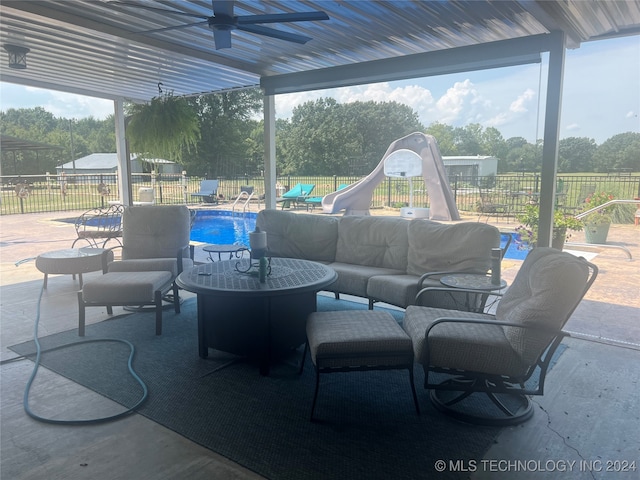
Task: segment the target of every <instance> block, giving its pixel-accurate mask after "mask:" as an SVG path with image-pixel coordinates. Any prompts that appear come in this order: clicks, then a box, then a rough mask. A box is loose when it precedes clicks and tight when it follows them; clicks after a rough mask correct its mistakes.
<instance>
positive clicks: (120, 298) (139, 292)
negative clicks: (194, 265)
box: [82, 271, 173, 305]
mask: <svg viewBox="0 0 640 480" xmlns="http://www.w3.org/2000/svg"><path fill="white" fill-rule="evenodd" d="M172 278H173V277H172V275H171V272H159V271H153V272H112V273H105V274H104V275H102V276H99V277H96V278H92V279H91V280H90V281H88V282H86V283H85V284H84V287H83V288H82V299H83V300H84V302H85V303H95V304H103V305H106V304H111V305H126V304H135V303H138V302H139V303H140V304H144V303H153V302H154V300H155V298H154V296H155V295H154V294H155V292H156V291H158V290H159V291H162V292H165V291H167V290H168V289H169V288H170V285H171V280H172Z"/></svg>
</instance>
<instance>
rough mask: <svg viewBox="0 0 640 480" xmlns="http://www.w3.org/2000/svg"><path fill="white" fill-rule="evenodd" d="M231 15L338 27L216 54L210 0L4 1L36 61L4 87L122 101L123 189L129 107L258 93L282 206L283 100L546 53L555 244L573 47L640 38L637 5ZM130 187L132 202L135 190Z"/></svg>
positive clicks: (239, 39) (269, 6)
mask: <svg viewBox="0 0 640 480" xmlns="http://www.w3.org/2000/svg"><path fill="white" fill-rule="evenodd" d="M213 7H216V9H218V12H220V11H221V9H222V11H226V12H229V11H230V8H231V7H230V5H229V3H228V2H217V1H214V2H213ZM232 8H233V15H236V16H244V15H256V14H260V15H263V14H280V13H292V12H306V11H323V12H325V13H326V14H327V16H328V17H329V19H328V20H322V21H303V22H294V23H277V24H268V25H267V24H265V25H264V26H268V27H269V28H273V29H275V30H279V31H282V32H285V33H288V34H297V35H302V36H306V37H310V38H311V40H310V41H308V42H307V43H305V44H299V43H294V42H289V41H285V40H282V39H278V38H272V37H268V36H264V35H259V34H256V33H250V32H246V31H241V30H233V31H232V32H231V48H221V49H216V48H215V47H216V46H215V43H214V34H213V33H212V31H211V28H210V27H209V26H208V24H212V23H213V20H211V18H213V8H212V2H210V1H209V0H193V1H182V0H162V1H151V0H136V1H112V0H98V1H92V2H86V1H79V0H78V1H73V0H72V1H46V0H43V1H27V2H25V1H11V0H6V1H3V2H2V5H1V6H0V42H1V43H2V45H3V46H7V45H14V46H17V47H26V48H28V49H30V51H29V53H28V54H27V56H26V61H27V68H25V69H9V68H4V62H5V61H6V60H5V59H3V60H2V61H3V68H2V69H1V71H0V81H3V82H10V83H18V84H22V85H31V86H36V87H40V88H46V89H52V90H59V91H65V92H71V93H77V94H82V95H88V96H92V97H100V98H108V99H112V100H113V101H114V111H115V118H116V137H117V150H118V157H119V161H120V163H119V166H120V169H121V173H122V175H120V178H121V179H122V181H123V182H125V183H126V179H127V178H128V164H127V162H126V161H125V159H126V154H125V151H126V149H125V142H124V125H125V124H124V114H123V102H124V101H125V100H132V101H138V102H141V101H148V100H149V99H151V98H152V97H153V96H155V95H157V92H158V84H159V83H162V85H163V87H164V88H165V89H167V90H171V91H173V92H174V95H195V94H201V93H215V92H224V91H229V90H234V89H242V88H251V87H256V86H260V87H261V88H262V90H263V92H264V118H265V183H266V185H265V191H266V205H267V207H269V208H274V207H275V198H276V194H275V158H276V152H275V101H276V96H277V95H278V94H282V93H290V92H297V91H308V90H317V89H324V88H333V87H344V86H349V85H357V84H366V83H373V82H382V81H393V80H401V79H408V78H419V77H428V76H434V75H442V74H447V73H454V72H463V71H471V70H479V69H489V68H497V67H504V66H510V65H519V64H525V63H533V62H540V61H541V56H542V54H548V74H547V79H546V82H547V88H546V91H547V97H546V100H545V102H546V103H545V109H544V111H545V118H544V135H543V140H544V148H543V166H542V175H541V189H542V192H541V194H542V195H541V206H540V208H541V219H540V220H541V221H540V233H539V239H540V240H539V242H540V244H541V245H548V244H549V243H550V239H551V224H552V213H553V198H554V194H555V191H554V189H555V175H556V166H557V151H558V137H559V123H560V122H559V120H560V105H561V99H562V79H563V69H564V55H565V50H566V49H567V48H578V47H579V46H580V44H581V43H583V42H587V41H593V40H600V39H606V38H613V37H617V36H624V35H637V34H639V33H640V1H638V0H624V1H615V0H605V1H598V0H593V1H581V0H565V1H561V2H560V1H530V0H521V1H499V2H495V1H484V0H477V1H472V2H468V1H466V2H462V1H448V2H440V1H438V2H436V1H384V2H383V1H367V2H365V1H324V0H321V1H309V0H304V1H295V2H293V1H237V2H233V7H232ZM165 10H169V11H173V12H174V13H171V12H167V11H165ZM176 12H177V13H176ZM207 17H211V18H209V19H208V18H207ZM199 20H204V22H201V23H200V24H198V25H192V26H189V27H186V28H176V27H178V26H180V27H181V26H183V25H184V24H187V23H193V22H197V21H199ZM630 61H634V59H630ZM635 61H637V59H635ZM120 191H121V192H123V193H122V195H123V198H122V200H123V202H124V203H125V204H129V203H130V202H131V194H130V191H131V190H130V185H126V184H123V185H120Z"/></svg>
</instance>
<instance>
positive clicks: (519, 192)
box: [0, 174, 640, 215]
mask: <svg viewBox="0 0 640 480" xmlns="http://www.w3.org/2000/svg"><path fill="white" fill-rule="evenodd" d="M360 178H362V177H360V176H313V177H308V176H305V177H303V176H293V175H291V176H281V177H278V179H277V183H276V191H277V194H278V195H281V194H282V193H284V192H286V191H288V190H289V189H290V188H293V187H294V186H295V185H296V184H298V183H305V184H314V185H315V188H314V190H313V192H311V195H312V196H324V195H326V194H328V193H331V192H334V191H336V190H337V189H338V186H339V185H341V184H350V183H353V182H356V181H357V180H359V179H360ZM0 180H1V182H2V190H1V192H0V193H1V199H0V201H1V203H0V213H1V214H2V215H7V214H16V213H35V212H55V211H68V210H84V209H91V208H96V207H105V206H108V205H109V203H114V202H117V201H118V198H119V193H118V186H117V178H116V176H115V174H92V175H88V174H76V175H72V174H66V175H65V174H63V175H23V176H19V177H17V176H11V177H0ZM202 180H203V179H202V178H198V177H189V176H187V175H181V174H162V175H155V174H132V194H133V200H134V201H140V200H142V201H146V200H147V198H146V197H145V196H147V195H149V194H152V195H153V200H154V201H155V203H157V204H189V205H191V204H197V203H199V202H200V201H201V199H200V198H198V197H192V196H191V193H195V192H197V191H199V188H200V182H201V181H202ZM219 180H220V184H219V189H218V194H219V195H221V201H225V200H229V199H232V198H235V197H236V196H237V195H238V194H239V193H240V188H241V186H244V185H248V186H253V187H254V189H255V191H256V192H257V193H258V194H262V193H264V178H263V177H260V176H257V177H256V176H238V177H228V178H224V177H221V178H219ZM449 183H450V185H451V189H452V191H453V194H454V196H455V200H456V204H457V206H458V209H459V210H460V211H462V212H482V211H483V210H486V209H491V208H492V206H496V205H499V206H501V207H503V208H504V210H502V212H503V213H504V214H505V215H517V213H519V212H520V211H522V209H523V208H524V206H526V205H527V204H530V203H536V202H537V200H538V198H539V194H540V176H539V175H537V174H517V175H499V176H495V177H494V176H489V177H477V176H474V177H464V176H458V175H457V176H452V177H451V178H450V179H449ZM556 190H557V198H556V204H557V205H558V207H561V208H564V209H567V210H568V211H575V212H577V211H579V210H580V208H581V205H582V203H583V202H584V200H585V198H586V197H587V196H588V195H589V193H592V192H595V191H597V192H601V191H603V192H607V193H610V194H612V195H613V196H614V197H615V198H621V199H634V198H638V197H640V174H632V175H606V174H603V175H560V176H558V179H557V185H556ZM410 203H411V206H414V207H428V206H429V194H428V192H427V190H426V188H425V185H424V181H423V179H422V178H420V177H417V178H413V179H405V178H391V177H387V178H386V179H385V180H384V181H383V182H381V183H380V184H379V185H378V186H377V187H376V189H375V191H374V193H373V198H372V207H373V208H381V207H396V208H399V207H403V206H409V204H410ZM487 204H489V205H487ZM485 213H491V212H485ZM494 213H496V212H494Z"/></svg>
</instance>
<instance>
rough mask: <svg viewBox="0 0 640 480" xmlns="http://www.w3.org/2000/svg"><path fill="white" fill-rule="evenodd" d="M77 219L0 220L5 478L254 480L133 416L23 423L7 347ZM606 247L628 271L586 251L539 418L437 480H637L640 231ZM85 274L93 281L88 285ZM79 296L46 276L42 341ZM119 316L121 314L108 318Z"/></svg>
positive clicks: (46, 396)
mask: <svg viewBox="0 0 640 480" xmlns="http://www.w3.org/2000/svg"><path fill="white" fill-rule="evenodd" d="M78 213H80V212H56V213H44V214H29V215H10V216H3V217H0V246H1V247H2V248H1V249H0V260H1V265H0V302H1V305H0V307H1V309H0V319H1V323H0V328H1V330H0V334H1V337H0V348H1V351H0V358H1V359H2V360H3V362H5V363H3V364H2V367H1V373H2V376H1V377H2V378H1V382H2V384H1V392H0V393H1V402H2V409H1V417H0V420H1V425H0V426H1V432H2V433H1V435H2V444H1V451H0V458H1V463H0V477H1V478H3V479H4V478H15V479H52V478H73V479H76V478H78V479H80V478H112V479H114V478H122V479H129V478H135V479H159V478H162V479H183V478H190V479H205V478H206V479H211V478H224V479H229V478H230V479H233V478H238V479H255V478H261V477H260V476H258V475H256V474H255V473H253V472H251V471H248V470H246V469H244V468H243V467H241V466H239V465H237V464H235V463H233V462H231V461H229V460H228V459H226V458H224V457H221V456H220V455H217V454H215V453H213V452H211V451H209V450H207V449H205V448H203V447H201V446H199V445H196V444H194V443H192V442H190V441H189V440H187V439H185V438H184V437H182V436H180V435H178V434H176V433H174V432H172V431H170V430H168V429H165V428H163V427H161V426H160V425H158V424H156V423H154V422H152V421H150V420H148V419H146V418H144V417H142V416H140V415H132V416H130V417H127V418H126V419H123V420H120V421H118V422H114V423H110V424H104V425H95V426H90V427H66V426H65V427H60V426H52V425H46V424H42V423H38V422H36V421H34V420H32V419H30V418H29V417H28V416H27V415H26V414H25V413H24V410H23V406H22V395H23V391H24V386H25V384H26V381H27V379H28V377H29V375H30V373H31V370H32V367H33V364H32V362H30V361H27V360H18V361H15V362H6V360H8V359H11V358H12V357H14V356H15V354H14V353H13V352H12V351H10V350H8V348H7V347H8V346H10V345H14V344H16V343H20V342H22V341H26V340H30V339H32V337H33V327H34V321H35V316H36V301H37V298H38V295H39V293H40V287H41V285H42V278H43V276H42V274H41V273H40V272H39V271H38V270H37V269H36V268H35V264H34V262H33V261H25V260H27V259H30V258H33V257H35V256H37V255H38V254H40V253H43V252H46V251H51V250H57V249H63V248H69V247H70V246H71V243H72V241H73V239H74V238H75V230H74V227H73V225H72V224H66V223H61V222H56V221H54V219H55V218H61V217H73V216H76V215H77V214H78ZM372 213H373V214H396V215H397V213H395V212H388V211H374V212H372ZM467 220H470V221H476V220H477V217H469V218H467ZM490 223H494V222H493V221H492V222H490ZM496 225H497V226H499V227H500V228H505V229H509V228H511V229H512V228H513V227H514V226H516V225H515V224H514V223H513V222H512V223H510V224H509V223H506V224H502V223H501V224H496ZM609 240H610V242H611V243H616V244H620V245H624V246H626V247H627V248H628V249H629V250H630V251H631V253H632V255H633V260H631V261H629V260H628V259H627V257H626V256H625V255H624V253H623V252H621V251H618V250H610V249H600V250H598V249H589V251H590V252H592V253H597V255H596V256H595V258H593V260H592V261H593V262H594V263H595V264H596V265H598V267H599V269H600V273H599V276H598V278H597V280H596V282H595V284H594V285H593V287H592V288H591V290H590V291H589V293H588V294H587V296H586V298H585V300H584V301H583V302H582V304H581V305H580V306H579V307H578V309H577V310H576V312H575V313H574V315H573V316H572V318H571V319H570V321H569V323H568V324H567V327H566V330H568V331H569V332H571V336H572V338H569V339H567V340H565V344H566V345H567V346H568V348H567V349H566V350H565V352H564V353H563V355H562V357H561V358H560V360H559V361H558V363H557V365H556V366H555V367H554V368H553V369H552V371H551V373H550V375H549V377H548V379H547V389H546V393H545V395H544V396H542V397H535V398H534V400H535V402H536V404H537V407H538V408H537V409H536V413H535V415H534V417H533V418H532V419H531V420H530V421H529V422H527V423H525V424H524V425H520V426H517V427H511V428H505V429H504V430H503V431H502V432H501V433H500V435H499V436H498V438H497V439H496V443H495V444H494V445H493V446H492V447H491V448H490V449H489V451H488V452H487V453H486V455H485V457H484V459H483V460H484V461H483V462H478V463H477V464H476V465H461V464H457V465H458V467H459V468H460V467H462V468H465V469H466V471H465V472H459V473H458V474H456V475H454V474H453V473H452V472H451V468H450V467H452V466H454V465H456V463H455V461H456V460H458V459H448V458H444V459H443V460H445V461H446V462H447V463H446V468H445V471H444V472H443V474H442V478H480V479H484V478H509V479H512V478H522V479H529V478H536V479H537V478H541V479H546V478H571V479H573V478H576V479H583V478H584V479H594V478H597V479H600V478H624V479H626V478H633V479H635V478H638V475H640V474H639V473H638V470H636V471H635V472H632V471H629V472H618V471H617V470H619V469H620V468H622V467H623V466H624V462H634V461H635V465H636V467H637V468H640V441H639V440H638V438H639V437H638V432H640V393H639V392H640V381H639V380H640V367H639V365H640V297H639V285H640V268H639V267H638V261H639V260H638V259H640V227H634V226H633V225H613V226H612V228H611V231H610V234H609ZM571 241H573V242H582V241H584V236H583V234H582V233H580V232H579V233H575V234H574V235H573V237H572V238H571ZM585 252H586V250H585ZM519 265H520V262H519V261H516V260H505V261H504V262H503V275H504V277H505V279H506V280H507V281H511V280H512V279H513V277H514V276H515V274H516V273H517V270H518V268H519ZM92 275H99V273H97V272H96V273H89V274H86V276H85V278H90V277H91V276H92ZM77 289H78V283H77V280H73V279H72V278H71V276H68V275H67V276H51V278H50V280H49V286H48V289H47V290H46V291H45V293H44V295H43V298H42V306H41V319H40V328H39V334H40V336H45V335H50V334H52V333H56V332H60V331H65V330H69V329H73V328H76V327H77V306H76V305H77V303H76V302H77V301H76V292H77ZM185 295H189V294H188V293H185ZM114 313H115V314H116V315H117V314H119V313H123V311H122V309H120V308H114ZM107 318H108V316H107V315H106V309H102V308H93V309H88V310H87V323H92V322H98V321H102V320H105V319H107ZM39 375H40V376H39V379H40V380H39V382H40V384H41V385H42V386H41V388H40V389H39V392H41V393H40V394H38V395H36V396H33V397H32V403H33V404H34V406H37V405H38V404H46V405H48V406H50V407H47V408H51V409H52V410H54V411H57V412H62V414H64V413H65V411H66V412H67V413H68V412H69V411H72V412H73V413H74V414H78V415H82V414H84V413H86V414H87V415H90V416H97V415H100V414H101V412H105V411H109V409H110V408H111V407H112V405H111V402H110V401H108V400H107V399H105V398H103V397H101V396H100V395H97V394H95V393H94V392H92V391H89V390H87V389H85V388H83V387H80V386H79V385H77V384H75V383H73V382H70V381H68V380H66V379H64V378H62V377H60V376H58V375H56V374H53V373H51V372H49V371H47V370H46V369H41V371H40V374H39ZM419 396H420V401H421V402H427V401H428V400H427V396H426V391H424V390H422V391H419ZM470 428H477V427H470ZM434 441H437V439H434ZM248 448H251V447H250V445H248ZM407 460H408V461H410V459H407ZM515 460H520V461H522V462H520V463H514V462H513V461H515ZM301 461H302V460H301ZM449 461H452V463H450V462H449ZM572 462H575V463H572ZM607 462H610V463H607ZM560 469H565V470H566V471H565V472H562V471H561V470H560ZM425 478H426V472H425ZM433 478H438V477H437V476H434V477H433Z"/></svg>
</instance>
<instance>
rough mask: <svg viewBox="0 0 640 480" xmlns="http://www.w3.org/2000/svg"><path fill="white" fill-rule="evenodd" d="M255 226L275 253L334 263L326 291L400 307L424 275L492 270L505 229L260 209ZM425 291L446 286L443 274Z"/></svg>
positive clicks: (427, 282)
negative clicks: (333, 278)
mask: <svg viewBox="0 0 640 480" xmlns="http://www.w3.org/2000/svg"><path fill="white" fill-rule="evenodd" d="M256 226H257V227H259V228H260V230H263V231H265V232H267V244H268V250H269V254H270V255H271V256H273V257H292V258H301V259H305V260H313V261H317V262H322V263H325V264H327V265H329V266H331V267H332V268H333V269H334V270H335V271H336V273H337V274H338V279H337V280H336V281H335V282H334V283H333V284H331V285H330V286H329V287H328V288H327V289H326V290H328V291H332V292H335V293H336V294H340V293H344V294H349V295H355V296H359V297H364V298H368V299H369V307H370V308H373V304H374V302H377V301H381V302H385V303H389V304H392V305H397V306H399V307H403V308H405V307H407V306H409V305H412V304H413V303H414V299H415V297H416V294H417V293H418V282H419V280H420V277H421V276H422V275H423V274H425V273H431V272H469V273H486V272H487V271H488V270H489V268H490V264H491V249H492V248H497V247H499V246H500V232H499V230H498V229H497V228H496V227H494V226H492V225H487V224H485V223H478V222H461V223H455V224H444V223H439V222H434V221H430V220H425V219H414V220H408V219H405V218H399V217H373V216H342V217H334V216H327V215H313V214H309V215H307V214H297V213H293V212H283V211H278V210H262V211H261V212H260V213H259V214H258V218H257V222H256ZM423 286H424V287H427V286H441V285H440V283H439V277H438V276H437V275H436V276H433V277H430V278H428V279H426V280H425V282H424V285H423Z"/></svg>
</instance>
